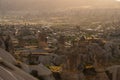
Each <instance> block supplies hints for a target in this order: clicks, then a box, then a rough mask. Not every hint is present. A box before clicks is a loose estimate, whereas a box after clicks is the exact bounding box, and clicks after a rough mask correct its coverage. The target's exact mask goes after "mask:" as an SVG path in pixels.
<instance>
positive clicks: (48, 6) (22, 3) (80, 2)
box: [0, 0, 120, 11]
mask: <svg viewBox="0 0 120 80" xmlns="http://www.w3.org/2000/svg"><path fill="white" fill-rule="evenodd" d="M119 6H120V0H0V9H1V10H0V11H2V10H41V11H42V10H55V9H67V8H73V7H80V8H96V7H99V8H103V7H109V8H115V7H119Z"/></svg>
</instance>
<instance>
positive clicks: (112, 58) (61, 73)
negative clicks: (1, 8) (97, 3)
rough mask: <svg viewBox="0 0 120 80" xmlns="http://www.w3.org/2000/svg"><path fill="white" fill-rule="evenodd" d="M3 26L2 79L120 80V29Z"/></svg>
mask: <svg viewBox="0 0 120 80" xmlns="http://www.w3.org/2000/svg"><path fill="white" fill-rule="evenodd" d="M98 27H99V28H96V29H88V28H82V27H80V26H78V25H77V26H71V27H53V26H45V25H40V24H36V25H35V24H34V25H33V24H24V25H23V24H17V25H7V24H1V25H0V80H120V77H119V75H120V32H119V31H120V27H117V28H113V27H109V29H108V28H104V26H99V24H98Z"/></svg>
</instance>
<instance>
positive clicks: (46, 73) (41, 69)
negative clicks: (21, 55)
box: [29, 64, 55, 80]
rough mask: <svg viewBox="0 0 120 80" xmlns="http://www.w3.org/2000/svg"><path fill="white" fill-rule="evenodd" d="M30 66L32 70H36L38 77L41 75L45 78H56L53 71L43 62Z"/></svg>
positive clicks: (45, 79)
mask: <svg viewBox="0 0 120 80" xmlns="http://www.w3.org/2000/svg"><path fill="white" fill-rule="evenodd" d="M29 67H30V70H31V72H36V75H37V77H40V78H41V79H43V80H55V78H54V77H53V75H52V72H51V71H50V70H49V69H48V68H47V67H45V66H44V65H43V64H39V65H30V66H29Z"/></svg>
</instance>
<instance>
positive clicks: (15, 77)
mask: <svg viewBox="0 0 120 80" xmlns="http://www.w3.org/2000/svg"><path fill="white" fill-rule="evenodd" d="M0 79H1V80H37V79H36V78H34V77H32V76H31V75H29V74H28V73H26V72H24V71H23V70H21V69H19V68H17V67H16V66H14V65H13V64H11V63H9V62H7V61H4V60H3V59H2V58H1V59H0Z"/></svg>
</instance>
